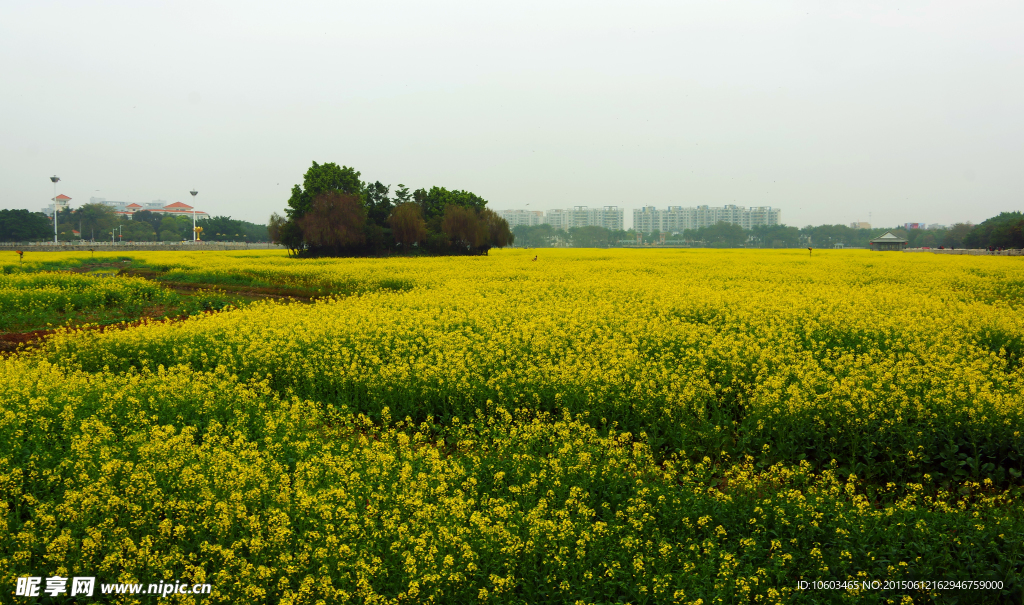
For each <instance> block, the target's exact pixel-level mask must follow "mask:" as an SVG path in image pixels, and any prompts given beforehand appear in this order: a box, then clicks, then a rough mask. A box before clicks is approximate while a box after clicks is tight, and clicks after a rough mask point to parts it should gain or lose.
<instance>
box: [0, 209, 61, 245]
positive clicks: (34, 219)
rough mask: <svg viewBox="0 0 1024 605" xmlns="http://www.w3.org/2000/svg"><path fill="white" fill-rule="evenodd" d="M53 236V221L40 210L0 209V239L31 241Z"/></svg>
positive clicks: (5, 240) (6, 240)
mask: <svg viewBox="0 0 1024 605" xmlns="http://www.w3.org/2000/svg"><path fill="white" fill-rule="evenodd" d="M52 238H53V223H52V222H50V218H49V217H48V216H46V215H45V214H43V213H42V212H29V211H28V210H6V209H4V210H0V241H4V242H31V241H38V240H46V239H52Z"/></svg>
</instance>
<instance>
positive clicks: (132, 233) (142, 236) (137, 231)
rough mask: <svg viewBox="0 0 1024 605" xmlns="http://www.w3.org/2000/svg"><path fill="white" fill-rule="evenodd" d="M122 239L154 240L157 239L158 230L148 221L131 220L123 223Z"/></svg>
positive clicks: (127, 240)
mask: <svg viewBox="0 0 1024 605" xmlns="http://www.w3.org/2000/svg"><path fill="white" fill-rule="evenodd" d="M121 241H125V242H152V241H156V231H154V230H153V226H152V225H150V224H149V223H148V222H146V221H136V220H130V221H128V222H126V223H124V224H122V225H121Z"/></svg>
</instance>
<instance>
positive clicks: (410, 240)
mask: <svg viewBox="0 0 1024 605" xmlns="http://www.w3.org/2000/svg"><path fill="white" fill-rule="evenodd" d="M388 225H389V226H390V227H391V233H392V234H393V235H394V238H395V243H397V244H400V245H402V246H403V247H405V248H409V247H410V246H412V245H413V244H416V243H419V242H422V241H423V240H424V239H426V237H427V224H426V223H425V222H424V221H423V213H422V212H421V211H420V207H419V206H418V205H417V204H413V203H412V202H406V203H404V204H399V205H398V206H396V207H395V209H394V211H393V212H392V213H391V216H390V217H388Z"/></svg>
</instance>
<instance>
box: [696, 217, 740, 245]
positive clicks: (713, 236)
mask: <svg viewBox="0 0 1024 605" xmlns="http://www.w3.org/2000/svg"><path fill="white" fill-rule="evenodd" d="M749 235H750V232H748V231H747V230H746V229H744V228H743V227H740V226H739V225H734V224H731V223H726V222H719V223H716V224H714V225H711V226H709V227H702V228H700V229H693V230H687V231H684V232H683V237H684V238H686V239H689V240H693V241H699V242H703V243H704V244H705V245H707V246H709V247H712V248H738V247H740V246H743V245H744V244H745V243H746V242H747V238H748V236H749Z"/></svg>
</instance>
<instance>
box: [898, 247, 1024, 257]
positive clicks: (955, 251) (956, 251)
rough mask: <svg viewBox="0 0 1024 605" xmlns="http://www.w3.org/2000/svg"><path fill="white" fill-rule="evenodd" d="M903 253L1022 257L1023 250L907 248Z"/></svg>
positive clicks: (1023, 254)
mask: <svg viewBox="0 0 1024 605" xmlns="http://www.w3.org/2000/svg"><path fill="white" fill-rule="evenodd" d="M904 252H932V253H934V254H958V255H966V256H1024V250H1018V249H1016V248H1013V249H1009V250H985V249H984V248H956V249H950V248H945V249H942V250H940V249H938V248H907V249H906V250H904Z"/></svg>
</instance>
